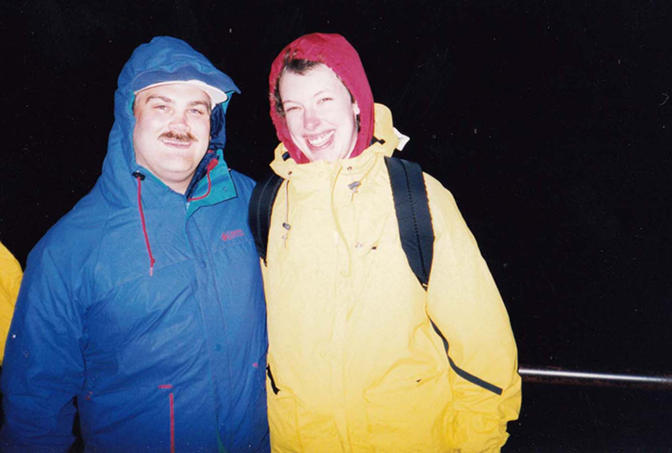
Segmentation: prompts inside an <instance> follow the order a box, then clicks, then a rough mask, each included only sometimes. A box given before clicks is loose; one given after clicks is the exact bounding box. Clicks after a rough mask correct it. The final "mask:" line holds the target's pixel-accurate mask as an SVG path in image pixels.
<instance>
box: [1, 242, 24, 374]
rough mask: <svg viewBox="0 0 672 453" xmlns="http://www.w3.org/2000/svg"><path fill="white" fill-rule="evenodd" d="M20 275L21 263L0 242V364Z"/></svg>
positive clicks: (19, 284) (21, 275)
mask: <svg viewBox="0 0 672 453" xmlns="http://www.w3.org/2000/svg"><path fill="white" fill-rule="evenodd" d="M22 277H23V272H22V271H21V265H20V264H19V262H18V261H17V260H16V258H14V256H13V255H12V254H11V252H10V251H9V250H7V247H5V246H4V245H2V242H0V366H2V359H3V358H4V357H5V342H6V341H7V332H9V325H10V324H11V322H12V315H13V314H14V305H15V304H16V297H17V296H18V295H19V287H20V286H21V278H22Z"/></svg>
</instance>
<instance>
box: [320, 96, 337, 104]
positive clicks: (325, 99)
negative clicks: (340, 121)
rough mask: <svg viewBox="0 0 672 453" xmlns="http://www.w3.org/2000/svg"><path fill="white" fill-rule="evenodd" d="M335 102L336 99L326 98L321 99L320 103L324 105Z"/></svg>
mask: <svg viewBox="0 0 672 453" xmlns="http://www.w3.org/2000/svg"><path fill="white" fill-rule="evenodd" d="M333 100H334V98H330V97H326V98H322V99H320V102H322V103H324V102H328V101H333Z"/></svg>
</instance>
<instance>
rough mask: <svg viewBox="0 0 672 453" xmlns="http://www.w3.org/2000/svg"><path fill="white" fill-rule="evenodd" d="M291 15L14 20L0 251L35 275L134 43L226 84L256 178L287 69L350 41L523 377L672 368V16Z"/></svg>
mask: <svg viewBox="0 0 672 453" xmlns="http://www.w3.org/2000/svg"><path fill="white" fill-rule="evenodd" d="M289 3H290V2H280V1H267V2H264V3H253V2H251V3H249V4H245V5H244V4H242V2H227V1H221V0H220V1H200V2H199V1H196V0H192V1H190V0H173V1H170V2H160V1H153V2H139V1H127V0H116V1H97V2H83V1H74V0H68V1H66V0H40V1H39V2H27V1H26V2H11V4H10V5H8V4H3V5H2V6H0V9H2V11H0V12H1V13H2V14H0V28H1V29H2V30H3V31H4V34H5V36H4V39H2V41H4V42H3V43H2V44H0V46H2V51H3V55H4V58H3V65H2V66H3V79H4V80H5V83H4V84H3V85H4V90H3V93H2V95H1V98H2V105H3V114H2V118H3V122H2V124H3V126H4V128H3V129H4V134H5V135H4V139H3V141H4V142H5V145H4V146H3V148H4V153H3V156H4V159H3V162H2V165H1V166H0V181H1V182H0V184H2V191H1V194H0V240H1V241H2V242H3V243H5V244H6V245H7V246H8V247H9V248H10V249H11V250H12V251H13V252H14V253H15V254H16V255H17V257H18V258H19V259H20V260H21V261H22V262H23V263H24V264H25V259H26V257H27V254H28V251H29V250H30V248H32V246H33V245H34V244H35V243H36V242H37V240H38V239H39V238H40V237H41V236H42V235H43V234H44V233H45V232H46V230H47V229H48V228H49V227H50V226H51V225H53V223H55V222H56V221H57V220H58V218H59V217H61V216H62V215H63V214H65V213H66V212H67V211H68V210H69V209H71V208H72V206H73V205H74V204H75V203H76V201H77V200H78V199H79V198H81V197H82V196H83V195H85V194H86V192H87V191H88V190H89V189H90V188H91V187H92V186H93V184H94V183H95V180H96V178H97V176H98V174H99V172H100V167H101V164H102V160H103V157H104V155H105V149H106V141H107V134H108V132H109V130H110V127H111V125H112V122H113V92H114V89H115V87H116V78H117V75H118V73H119V71H120V70H121V67H122V65H123V64H124V62H125V61H126V59H127V58H128V57H129V56H130V54H131V52H132V50H133V49H134V48H135V47H136V46H137V45H138V44H140V43H143V42H147V41H149V40H150V39H151V37H152V36H155V35H160V34H168V35H172V36H176V37H179V38H183V39H185V40H187V41H188V42H189V43H191V44H192V45H193V46H194V47H195V48H196V49H198V50H200V51H201V52H203V53H204V54H205V55H206V56H208V57H209V58H210V59H211V60H212V61H213V62H214V63H215V64H216V65H217V66H218V67H220V68H221V69H223V70H224V71H225V72H227V73H228V74H229V75H230V76H232V78H233V79H234V80H235V81H236V82H237V84H238V85H239V87H240V88H241V89H242V91H243V94H242V95H241V96H238V97H237V98H234V100H233V101H232V103H231V106H230V108H229V115H228V119H227V122H228V124H227V127H228V133H229V142H228V145H227V150H228V152H227V160H228V162H229V164H230V166H232V167H234V168H236V169H238V170H240V171H242V172H244V173H247V174H249V175H251V176H253V177H257V176H259V175H260V174H261V172H262V171H263V170H264V168H265V166H266V165H267V164H268V162H269V161H270V160H271V157H272V150H273V148H274V146H275V144H276V138H275V134H274V130H273V129H272V126H271V122H270V119H269V117H268V103H267V100H266V90H267V86H266V78H267V75H268V71H269V67H270V63H271V61H272V59H273V58H274V57H275V55H276V54H277V53H278V52H279V51H280V50H281V49H282V48H283V47H284V46H285V45H286V44H287V43H289V42H290V41H291V40H292V39H294V38H296V37H298V36H299V35H301V34H303V33H307V32H313V31H324V32H339V33H341V34H343V35H344V36H346V38H348V39H349V40H350V41H351V42H352V43H353V45H354V46H355V47H356V48H357V49H358V50H359V52H360V55H361V57H362V60H363V62H364V66H365V68H366V69H367V72H368V75H369V79H370V82H371V85H372V88H373V91H374V97H375V99H376V100H377V101H378V102H382V103H384V104H387V105H388V106H389V107H390V108H391V109H392V111H393V113H394V116H395V125H396V127H397V128H398V129H400V130H401V131H402V132H404V133H405V134H407V135H410V136H411V139H412V140H411V142H410V144H409V145H408V147H407V148H406V150H405V151H404V153H403V156H402V157H406V158H408V159H411V160H415V161H418V162H420V163H421V164H422V165H423V168H424V169H425V170H426V171H427V172H429V173H431V174H433V175H434V176H436V177H437V178H438V179H439V180H441V181H442V182H443V184H444V185H446V186H447V187H448V188H449V189H450V190H451V191H452V192H453V194H454V195H455V197H456V199H457V201H458V204H459V205H460V208H461V210H462V213H463V215H464V217H465V218H466V220H467V223H468V224H469V225H470V227H471V228H472V230H473V232H474V234H475V236H476V237H477V239H478V241H479V244H480V246H481V250H482V253H483V254H484V256H485V257H486V259H487V261H488V263H489V265H490V268H491V270H492V272H493V274H494V276H495V279H496V280H497V282H498V285H499V287H500V290H501V292H502V294H503V296H504V299H505V301H506V303H507V306H508V309H509V313H510V315H511V320H512V323H513V327H514V331H515V333H516V337H517V339H518V343H519V349H520V362H521V363H522V364H526V365H539V366H563V367H568V368H580V369H589V370H593V371H613V372H625V371H633V372H642V373H644V372H658V373H669V374H672V360H670V359H672V354H671V353H670V349H669V346H670V344H672V333H671V332H672V330H671V329H669V326H668V324H669V321H670V320H671V319H672V308H671V307H672V288H671V285H670V281H671V280H670V273H671V272H670V269H672V266H671V265H672V254H671V252H672V247H671V244H670V240H669V239H668V237H669V234H668V232H669V231H670V229H671V227H672V218H671V215H670V208H669V202H668V196H669V194H670V192H671V190H670V189H672V183H671V182H670V173H671V170H672V158H671V157H670V150H671V147H670V143H671V142H672V140H671V139H672V121H671V120H672V100H670V101H667V95H672V44H671V43H672V41H671V40H670V37H669V36H670V24H672V7H671V5H672V2H669V1H630V2H627V1H610V2H606V1H597V2H583V1H581V2H578V1H541V0H535V1H532V0H530V1H513V2H496V1H483V2H473V1H453V2H419V1H414V2H393V1H366V2H364V1H361V2H350V3H347V6H344V5H346V4H345V3H343V2H336V1H324V2H321V3H319V2H314V3H311V4H310V6H303V5H302V6H301V7H299V6H289ZM12 5H14V6H12ZM262 5H263V6H262Z"/></svg>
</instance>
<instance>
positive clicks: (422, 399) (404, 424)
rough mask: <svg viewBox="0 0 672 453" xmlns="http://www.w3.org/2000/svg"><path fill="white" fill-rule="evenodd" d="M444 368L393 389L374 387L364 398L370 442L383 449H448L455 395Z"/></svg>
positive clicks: (427, 450) (426, 450) (425, 450)
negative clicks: (452, 392) (452, 394)
mask: <svg viewBox="0 0 672 453" xmlns="http://www.w3.org/2000/svg"><path fill="white" fill-rule="evenodd" d="M449 386H450V384H449V382H448V373H447V371H445V370H441V371H438V372H436V373H434V374H431V375H428V376H424V377H418V378H417V379H412V380H409V381H408V382H406V383H403V384H402V385H399V386H397V387H395V388H392V389H388V388H385V389H381V388H374V389H371V390H369V391H367V392H365V395H364V400H365V406H366V416H367V422H368V427H367V428H368V432H369V435H370V439H371V443H372V445H373V446H375V448H376V449H380V450H382V451H400V452H401V451H409V452H410V451H423V452H430V451H448V450H449V449H450V441H449V439H450V438H451V437H452V436H451V434H450V432H449V431H450V429H451V426H452V416H453V414H452V396H451V391H450V387H449Z"/></svg>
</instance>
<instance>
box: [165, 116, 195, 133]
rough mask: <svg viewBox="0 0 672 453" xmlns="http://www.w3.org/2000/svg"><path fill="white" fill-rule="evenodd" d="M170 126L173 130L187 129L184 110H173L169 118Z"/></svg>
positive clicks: (187, 124)
mask: <svg viewBox="0 0 672 453" xmlns="http://www.w3.org/2000/svg"><path fill="white" fill-rule="evenodd" d="M170 128H171V129H172V130H175V131H189V130H190V129H191V128H190V127H189V122H188V121H187V113H186V112H175V114H174V115H173V117H172V118H171V119H170Z"/></svg>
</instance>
